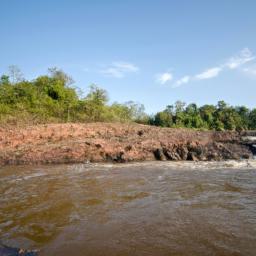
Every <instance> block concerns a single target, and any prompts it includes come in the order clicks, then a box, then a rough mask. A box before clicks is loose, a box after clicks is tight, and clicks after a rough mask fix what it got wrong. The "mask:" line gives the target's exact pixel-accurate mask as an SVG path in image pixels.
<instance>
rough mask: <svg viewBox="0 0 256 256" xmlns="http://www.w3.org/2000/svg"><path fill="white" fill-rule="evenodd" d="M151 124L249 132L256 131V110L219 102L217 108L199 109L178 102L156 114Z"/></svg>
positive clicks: (202, 107) (210, 106)
mask: <svg viewBox="0 0 256 256" xmlns="http://www.w3.org/2000/svg"><path fill="white" fill-rule="evenodd" d="M149 123H150V124H152V125H157V126H163V127H187V128H197V129H207V130H218V131H221V130H238V131H239V130H247V129H256V109H253V110H250V109H248V108H247V107H245V106H237V107H233V106H229V105H228V104H227V103H225V102H224V101H219V102H218V104H217V106H214V105H204V106H201V107H198V106H197V105H196V104H194V103H192V104H189V105H187V106H186V104H185V103H183V102H181V101H177V102H176V103H175V105H174V106H173V105H169V106H167V107H166V109H165V110H164V111H161V112H158V113H156V115H154V116H153V117H151V118H150V120H149Z"/></svg>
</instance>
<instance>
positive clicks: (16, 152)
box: [0, 123, 252, 165]
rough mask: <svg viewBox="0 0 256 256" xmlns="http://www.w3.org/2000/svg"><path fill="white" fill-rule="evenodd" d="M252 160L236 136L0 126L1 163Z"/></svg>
mask: <svg viewBox="0 0 256 256" xmlns="http://www.w3.org/2000/svg"><path fill="white" fill-rule="evenodd" d="M250 157H252V153H251V151H250V150H249V148H248V147H247V146H245V145H242V144H241V143H240V137H239V134H238V133H237V132H213V131H193V130H189V129H172V128H159V127H153V126H146V125H138V124H113V123H111V124H110V123H90V124H47V125H36V126H28V127H25V128H18V127H13V128H0V165H6V164H39V163H75V162H77V163H79V162H88V161H90V162H108V161H111V162H128V161H144V160H223V159H240V158H250Z"/></svg>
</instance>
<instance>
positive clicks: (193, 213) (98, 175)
mask: <svg viewBox="0 0 256 256" xmlns="http://www.w3.org/2000/svg"><path fill="white" fill-rule="evenodd" d="M0 241H1V242H2V243H4V244H6V245H8V246H13V247H22V248H27V249H39V250H40V254H39V255H47V256H49V255H61V256H67V255H69V256H70V255H73V256H80V255H83V256H84V255H85V256H87V255H93V256H98V255H102V256H103V255H107V256H114V255H120V256H126V255H138V256H143V255H147V256H163V255H174V256H178V255H179V256H181V255H188V256H193V255H196V256H198V255H219V256H223V255H230V256H231V255H232V256H237V255H246V256H255V255H256V160H250V161H249V162H248V161H241V162H238V161H237V162H236V161H228V162H203V163H200V162H198V163H193V162H147V163H133V164H115V165H112V164H76V165H55V166H52V165H44V166H6V167H2V168H1V169H0Z"/></svg>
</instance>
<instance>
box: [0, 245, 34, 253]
mask: <svg viewBox="0 0 256 256" xmlns="http://www.w3.org/2000/svg"><path fill="white" fill-rule="evenodd" d="M0 255H1V256H37V255H38V251H36V250H32V251H31V250H24V249H20V248H13V247H9V246H5V245H2V244H0Z"/></svg>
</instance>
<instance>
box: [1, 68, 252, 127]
mask: <svg viewBox="0 0 256 256" xmlns="http://www.w3.org/2000/svg"><path fill="white" fill-rule="evenodd" d="M73 83H74V81H73V80H72V78H71V77H69V76H68V75H67V74H65V73H64V72H63V71H62V70H59V69H57V68H51V69H49V74H48V75H43V76H39V77H37V78H36V79H35V80H32V81H27V80H25V79H24V78H23V75H22V73H21V72H20V70H19V69H18V68H17V67H15V66H11V67H10V70H9V74H8V75H2V76H1V78H0V123H1V124H6V123H14V124H16V123H48V122H98V121H106V122H129V121H135V122H139V123H144V124H151V125H156V126H162V127H187V128H196V129H211V130H243V129H256V109H253V110H250V109H248V108H246V107H245V106H237V107H232V106H229V105H228V104H226V103H225V102H224V101H219V102H218V104H217V105H216V106H214V105H204V106H201V107H198V106H197V105H196V104H194V103H193V104H189V105H186V104H185V103H183V102H181V101H177V102H176V103H175V105H169V106H167V107H166V109H165V110H163V111H161V112H158V113H156V114H155V115H152V116H148V115H146V114H145V112H144V106H143V105H141V104H139V103H135V102H132V101H130V102H127V103H124V104H120V103H113V104H108V95H107V92H106V91H105V90H103V89H101V88H99V87H97V86H96V85H91V86H90V87H89V92H88V94H87V95H86V96H85V97H83V96H82V95H81V93H79V91H78V90H77V89H76V88H75V87H73V86H72V84H73Z"/></svg>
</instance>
